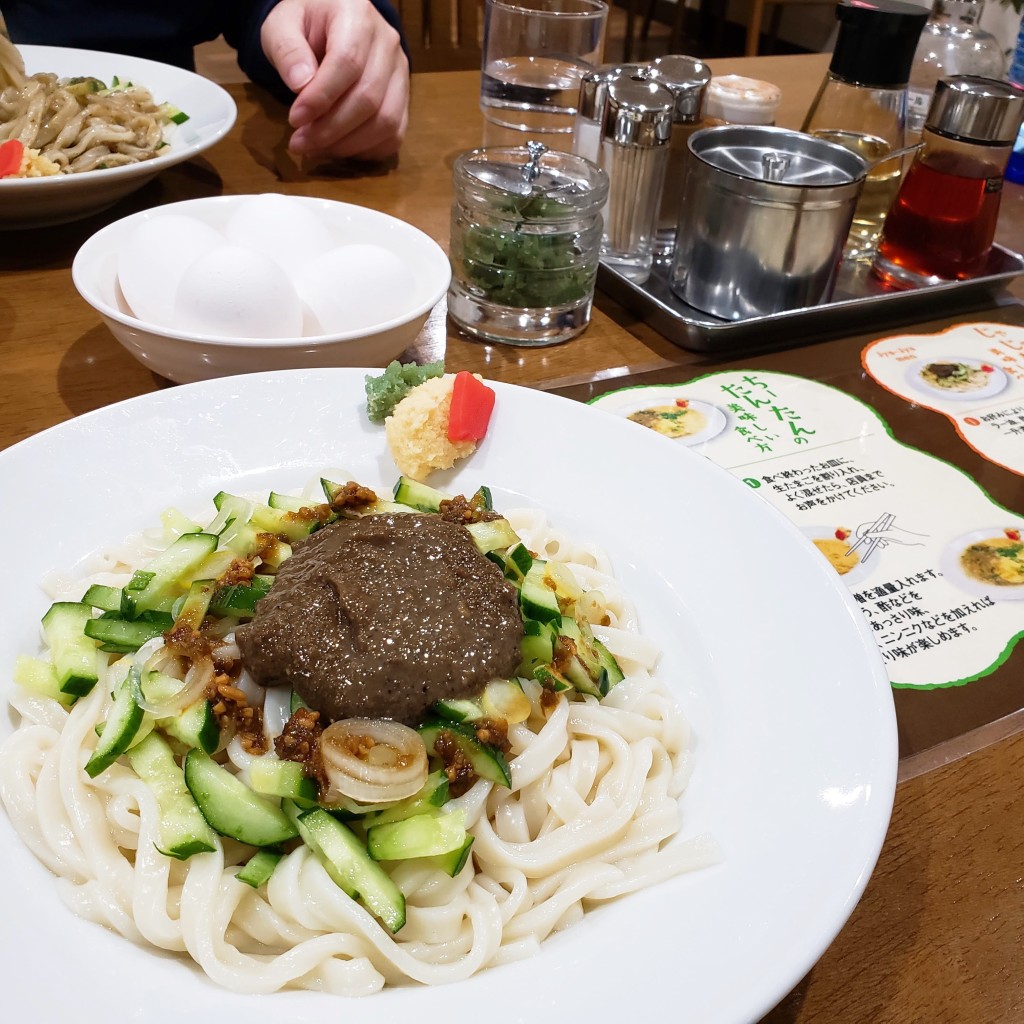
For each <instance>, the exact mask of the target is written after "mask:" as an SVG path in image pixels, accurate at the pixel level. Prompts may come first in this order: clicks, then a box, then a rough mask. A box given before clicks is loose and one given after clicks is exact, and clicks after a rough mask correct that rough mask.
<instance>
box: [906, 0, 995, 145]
mask: <svg viewBox="0 0 1024 1024" xmlns="http://www.w3.org/2000/svg"><path fill="white" fill-rule="evenodd" d="M984 10H985V4H984V2H983V0H934V3H933V4H932V13H931V17H930V18H929V19H928V21H927V23H926V24H925V26H924V29H923V30H922V32H921V38H920V40H919V41H918V44H917V50H916V52H915V53H914V62H913V64H912V65H911V68H910V82H909V83H908V85H907V139H908V140H909V141H911V142H916V141H917V140H918V138H919V137H920V134H921V129H922V128H923V127H924V119H925V116H926V115H927V113H928V107H929V106H930V105H931V102H932V95H933V94H934V92H935V86H936V84H937V83H938V81H939V79H940V78H948V77H950V76H951V75H981V76H983V77H985V78H1002V77H1003V74H1004V73H1005V71H1006V57H1005V56H1004V54H1003V48H1002V46H1001V45H1000V43H999V40H998V39H996V37H995V36H994V35H992V33H991V32H986V31H985V30H984V29H983V28H982V27H981V26H980V25H979V21H980V19H981V15H982V13H983V12H984Z"/></svg>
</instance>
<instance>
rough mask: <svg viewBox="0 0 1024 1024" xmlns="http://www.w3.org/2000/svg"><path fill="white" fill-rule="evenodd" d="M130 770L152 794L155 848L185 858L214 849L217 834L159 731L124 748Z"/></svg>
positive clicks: (171, 855)
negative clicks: (157, 825)
mask: <svg viewBox="0 0 1024 1024" xmlns="http://www.w3.org/2000/svg"><path fill="white" fill-rule="evenodd" d="M128 763H129V764H130V765H131V766H132V770H133V771H134V772H135V774H136V775H138V777H139V778H140V779H142V781H143V782H145V783H146V785H148V786H149V788H150V789H151V790H152V791H153V795H154V796H155V797H156V802H157V806H158V807H159V808H160V839H159V842H158V843H157V849H158V850H159V851H160V852H161V853H163V854H166V855H167V856H168V857H175V858H177V859H178V860H187V859H188V858H189V857H191V856H192V855H193V854H195V853H208V852H210V851H211V850H216V849H217V844H218V843H219V841H220V840H219V839H218V838H217V833H216V832H214V831H213V829H212V828H210V826H209V824H208V823H207V822H206V819H205V818H204V817H203V815H202V814H201V813H200V811H199V807H198V806H197V805H196V802H195V800H194V799H193V798H192V794H191V793H190V792H189V791H188V787H187V786H186V785H185V776H184V774H183V772H182V770H181V768H179V767H178V765H177V762H175V760H174V754H173V753H172V752H171V748H170V746H169V745H168V743H167V740H165V739H164V738H163V737H162V736H160V734H159V733H155V732H151V733H150V734H149V735H148V736H147V737H146V738H145V739H144V740H143V741H142V742H141V743H139V744H138V745H137V746H135V747H132V749H131V750H129V751H128Z"/></svg>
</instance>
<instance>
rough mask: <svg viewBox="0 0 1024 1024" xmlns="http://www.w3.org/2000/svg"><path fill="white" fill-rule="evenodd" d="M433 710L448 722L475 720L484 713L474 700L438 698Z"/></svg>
mask: <svg viewBox="0 0 1024 1024" xmlns="http://www.w3.org/2000/svg"><path fill="white" fill-rule="evenodd" d="M434 710H435V711H436V712H437V713H438V714H439V715H440V716H441V717H442V718H447V719H448V721H449V722H475V721H476V720H477V719H478V718H483V716H484V713H483V710H482V709H481V707H480V705H479V704H478V703H477V702H476V701H475V700H439V701H437V702H436V703H435V704H434Z"/></svg>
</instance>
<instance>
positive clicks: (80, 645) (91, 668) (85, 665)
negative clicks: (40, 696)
mask: <svg viewBox="0 0 1024 1024" xmlns="http://www.w3.org/2000/svg"><path fill="white" fill-rule="evenodd" d="M92 621H94V620H93V617H92V608H90V607H89V605H87V604H75V603H73V602H71V601H58V602H57V603H56V604H54V605H51V607H50V610H49V611H48V612H47V613H46V614H45V615H44V616H43V635H44V636H45V637H46V643H47V645H48V646H49V648H50V659H51V660H52V661H53V667H54V668H55V669H56V670H57V683H58V685H59V686H60V688H61V691H62V692H63V693H70V694H74V695H75V696H76V697H81V696H82V695H83V694H86V693H88V692H89V691H90V690H91V689H92V688H93V687H94V686H95V685H96V680H97V679H99V668H100V663H99V657H100V656H99V652H98V651H97V650H96V643H95V641H94V640H92V639H91V638H90V637H89V636H88V635H87V634H86V632H85V630H86V627H87V625H88V624H89V623H90V622H92Z"/></svg>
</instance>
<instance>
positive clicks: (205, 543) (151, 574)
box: [121, 533, 217, 619]
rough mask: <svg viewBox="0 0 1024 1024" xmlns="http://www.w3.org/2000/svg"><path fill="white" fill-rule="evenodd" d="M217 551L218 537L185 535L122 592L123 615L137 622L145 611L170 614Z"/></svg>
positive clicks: (136, 576)
mask: <svg viewBox="0 0 1024 1024" xmlns="http://www.w3.org/2000/svg"><path fill="white" fill-rule="evenodd" d="M216 550H217V537H216V536H214V535H213V534H211V533H186V534H183V535H182V536H181V537H179V538H178V539H177V540H176V541H175V542H174V543H173V544H171V546H170V547H168V548H167V549H166V550H165V551H163V552H162V553H161V554H159V555H157V556H156V558H154V559H153V560H152V561H151V562H150V563H149V565H147V566H146V568H145V569H144V570H142V571H141V572H137V573H136V574H135V576H133V577H132V580H131V581H130V582H129V584H128V586H126V587H125V588H124V590H123V591H122V592H121V614H122V615H123V616H124V617H125V618H126V619H137V618H139V616H140V615H141V614H142V613H143V612H145V611H151V610H157V611H170V607H171V605H172V604H173V603H174V599H175V598H176V597H177V596H178V595H179V594H180V593H181V592H182V591H183V590H184V589H186V588H187V586H188V584H189V583H191V582H192V579H193V575H192V574H193V573H194V572H195V570H196V569H197V568H198V567H199V566H200V565H201V564H202V563H203V561H204V560H205V559H206V558H207V557H208V556H209V555H210V554H212V553H213V552H214V551H216Z"/></svg>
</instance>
